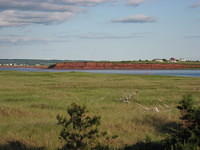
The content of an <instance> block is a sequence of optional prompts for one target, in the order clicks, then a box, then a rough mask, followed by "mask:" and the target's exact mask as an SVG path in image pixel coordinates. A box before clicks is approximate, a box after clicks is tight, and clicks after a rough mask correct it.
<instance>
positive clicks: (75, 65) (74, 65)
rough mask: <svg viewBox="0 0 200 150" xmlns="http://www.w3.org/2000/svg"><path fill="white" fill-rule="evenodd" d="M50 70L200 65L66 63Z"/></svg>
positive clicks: (180, 67)
mask: <svg viewBox="0 0 200 150" xmlns="http://www.w3.org/2000/svg"><path fill="white" fill-rule="evenodd" d="M49 68H50V69H80V70H134V69H138V70H140V69H141V70H144V69H149V70H162V69H163V70H167V69H200V65H192V64H131V63H129V64H128V63H109V62H108V63H103V62H64V63H57V64H55V65H52V66H50V67H49Z"/></svg>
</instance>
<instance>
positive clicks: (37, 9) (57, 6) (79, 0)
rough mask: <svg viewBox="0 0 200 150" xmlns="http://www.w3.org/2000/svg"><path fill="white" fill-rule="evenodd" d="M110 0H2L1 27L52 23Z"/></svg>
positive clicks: (0, 3)
mask: <svg viewBox="0 0 200 150" xmlns="http://www.w3.org/2000/svg"><path fill="white" fill-rule="evenodd" d="M107 1H110V0H0V27H12V26H23V25H30V24H52V23H60V22H63V21H66V20H68V19H69V18H71V17H72V16H74V15H76V14H77V13H79V12H80V11H81V10H82V9H83V8H84V7H87V6H93V5H94V4H99V3H103V2H107Z"/></svg>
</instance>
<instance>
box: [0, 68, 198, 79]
mask: <svg viewBox="0 0 200 150" xmlns="http://www.w3.org/2000/svg"><path fill="white" fill-rule="evenodd" d="M0 71H24V72H89V73H105V74H133V75H164V76H185V77H200V70H55V69H36V68H0Z"/></svg>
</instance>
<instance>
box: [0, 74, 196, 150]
mask: <svg viewBox="0 0 200 150" xmlns="http://www.w3.org/2000/svg"><path fill="white" fill-rule="evenodd" d="M186 94H192V95H193V97H194V100H196V104H197V105H199V104H200V102H199V101H198V100H199V97H200V78H195V77H171V76H145V75H116V74H109V75H108V74H91V73H77V72H69V73H42V72H40V73H37V72H32V73H31V72H14V71H8V72H7V71H1V72H0V150H6V149H7V150H10V149H12V147H16V145H17V146H18V147H20V148H19V149H20V150H22V149H35V150H39V149H43V148H45V149H48V150H55V149H57V148H58V147H60V145H61V143H60V141H59V139H58V136H59V133H60V130H61V127H60V126H58V125H57V120H56V116H57V115H58V114H61V115H62V114H65V113H66V109H67V107H68V106H69V105H70V104H71V103H77V104H80V105H85V106H87V108H88V109H89V112H91V113H92V114H95V115H97V116H101V129H102V130H106V131H108V134H111V135H118V136H119V138H117V139H116V140H114V142H112V143H110V144H111V145H113V146H115V147H124V146H127V147H134V145H135V144H136V143H138V142H141V141H144V139H151V140H153V141H159V140H162V139H164V138H166V137H167V133H168V131H169V128H173V127H176V126H177V123H178V121H179V117H180V113H179V111H178V110H177V109H176V107H177V104H178V102H179V101H180V100H181V99H182V96H183V95H186Z"/></svg>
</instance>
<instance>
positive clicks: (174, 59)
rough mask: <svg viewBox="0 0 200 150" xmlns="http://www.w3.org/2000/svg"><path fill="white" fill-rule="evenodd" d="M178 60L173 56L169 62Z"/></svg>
mask: <svg viewBox="0 0 200 150" xmlns="http://www.w3.org/2000/svg"><path fill="white" fill-rule="evenodd" d="M177 61H178V59H176V58H174V57H172V58H170V59H169V62H172V63H176V62H177Z"/></svg>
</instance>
